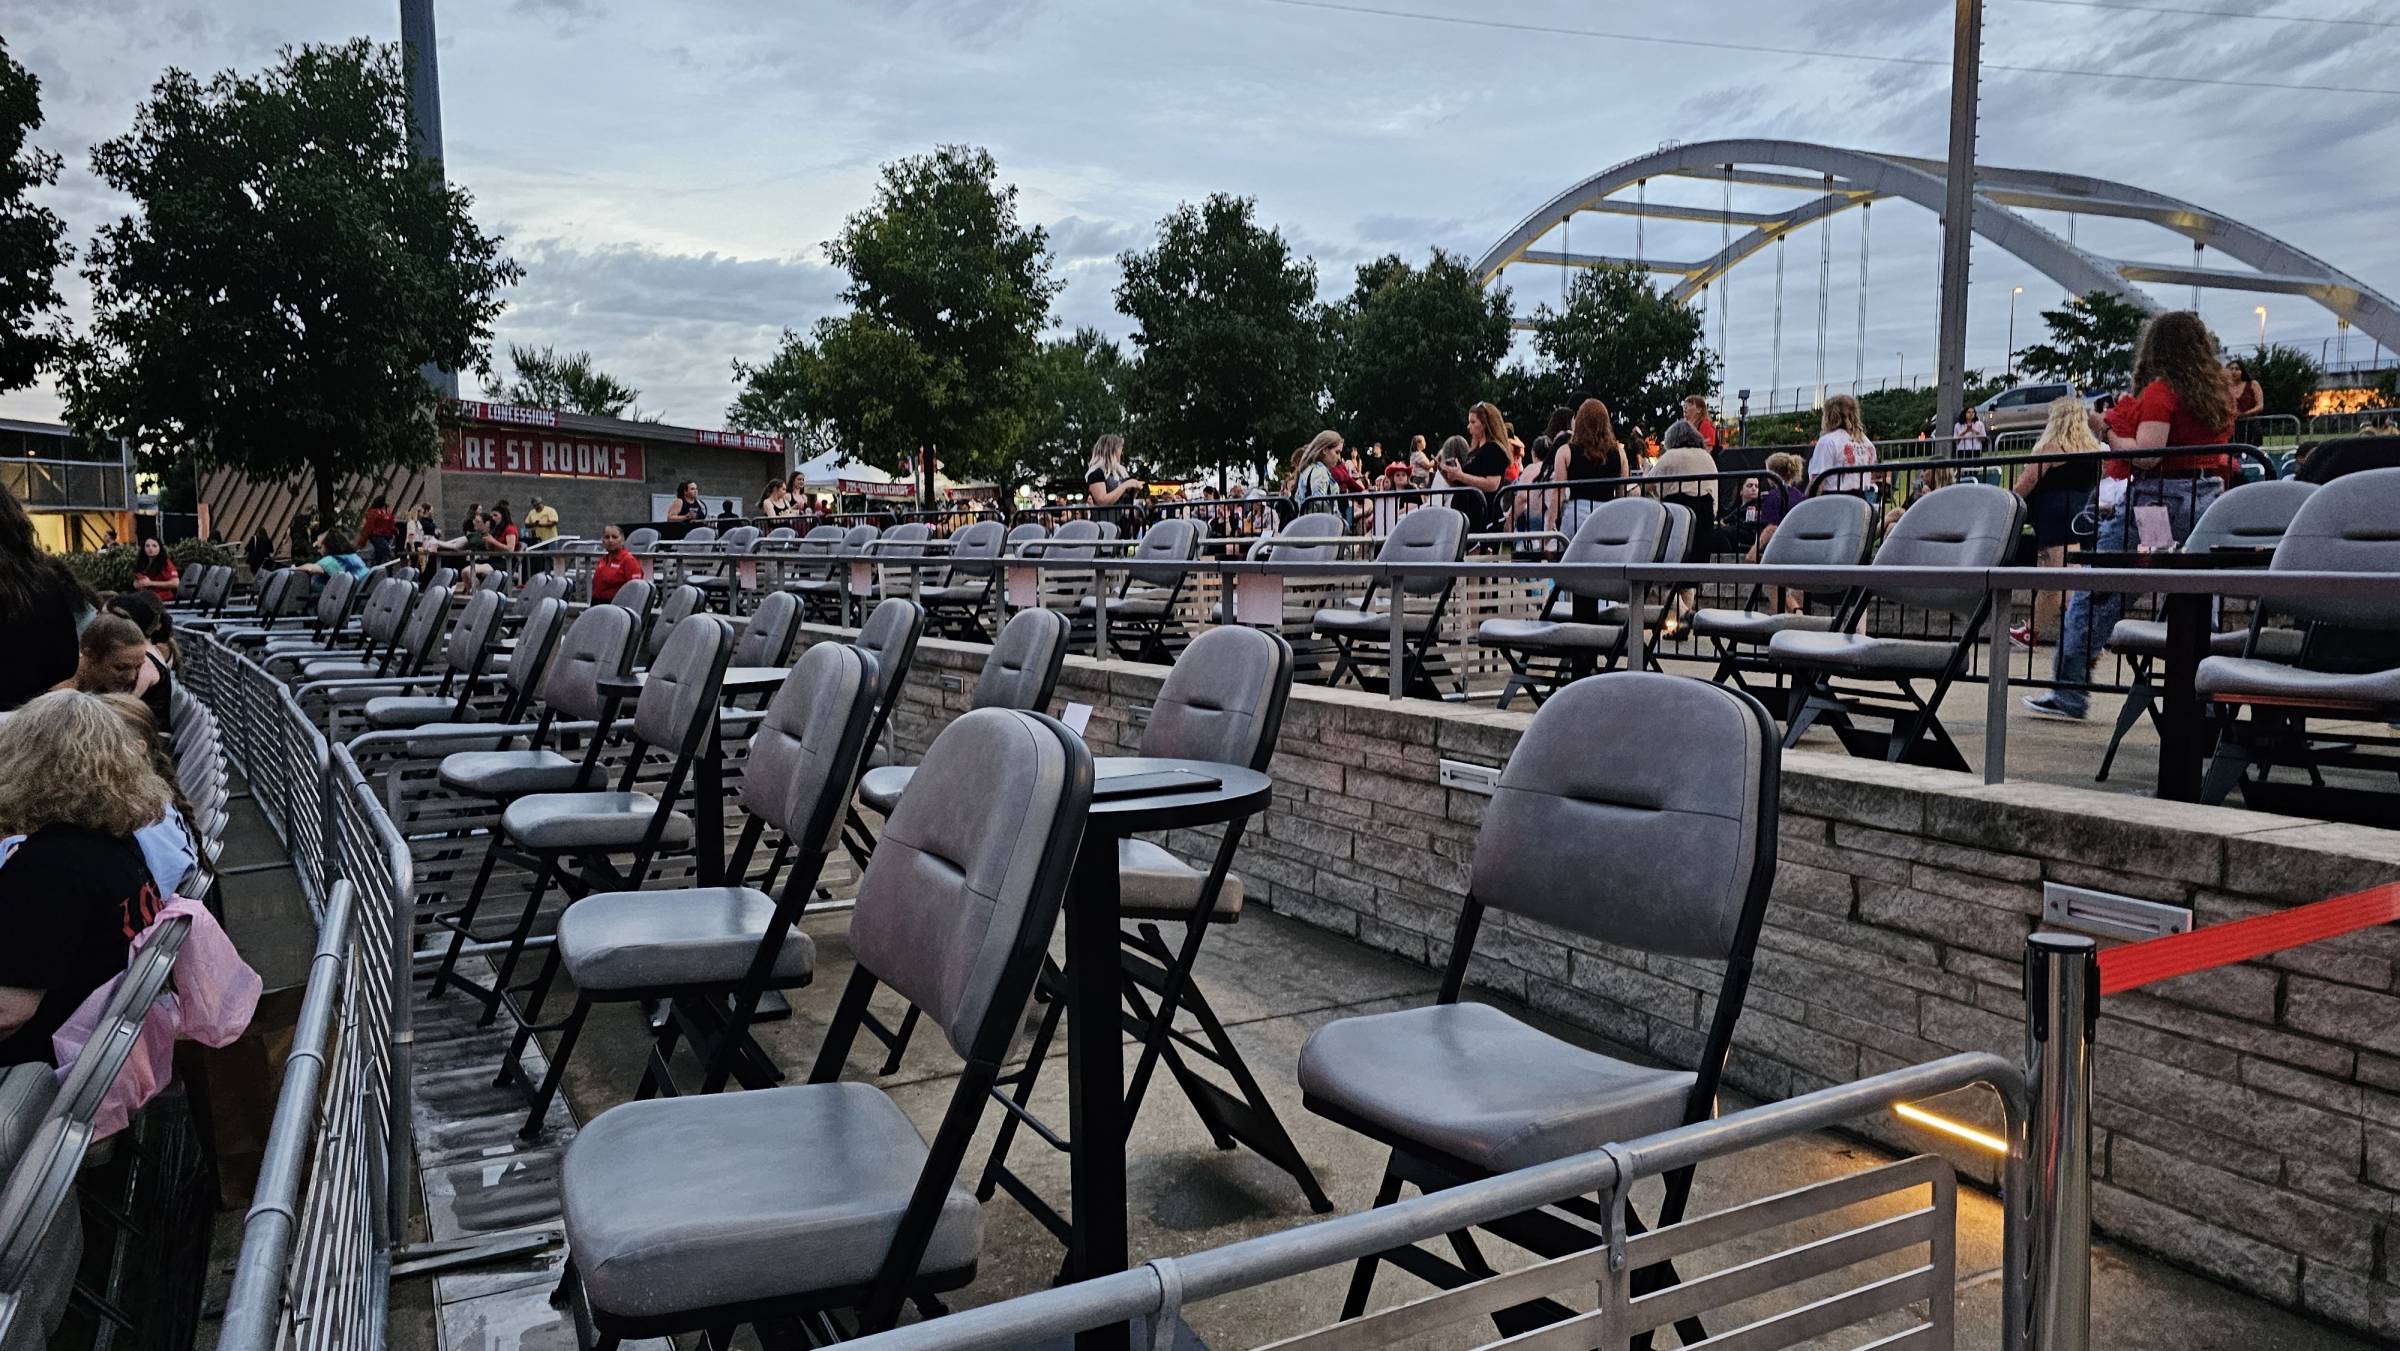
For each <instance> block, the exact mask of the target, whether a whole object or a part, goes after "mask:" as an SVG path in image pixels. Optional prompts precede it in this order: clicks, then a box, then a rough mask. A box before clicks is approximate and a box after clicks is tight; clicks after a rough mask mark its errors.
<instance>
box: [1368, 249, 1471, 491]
mask: <svg viewBox="0 0 2400 1351" xmlns="http://www.w3.org/2000/svg"><path fill="white" fill-rule="evenodd" d="M1327 331H1328V335H1329V337H1330V338H1331V339H1332V341H1331V343H1330V344H1329V348H1328V351H1327V353H1326V366H1327V383H1328V385H1329V386H1330V387H1331V389H1332V393H1333V416H1334V421H1335V423H1336V425H1338V426H1341V427H1343V428H1345V429H1346V430H1348V432H1349V433H1350V435H1351V436H1352V438H1353V439H1355V440H1357V441H1360V442H1362V443H1373V442H1378V441H1380V442H1382V443H1383V446H1384V449H1385V451H1386V452H1387V453H1405V452H1406V451H1407V448H1408V438H1409V437H1410V436H1412V435H1418V434H1422V435H1424V436H1426V437H1427V438H1428V439H1429V440H1431V441H1433V442H1434V443H1436V444H1438V443H1439V441H1440V433H1442V432H1443V431H1446V430H1447V429H1448V428H1450V427H1452V426H1455V425H1458V424H1460V423H1462V422H1463V421H1464V420H1465V418H1466V413H1467V407H1468V405H1470V404H1473V403H1474V402H1476V401H1477V400H1479V399H1487V398H1490V397H1491V396H1492V390H1493V380H1494V376H1495V374H1496V371H1497V368H1498V367H1499V364H1500V359H1501V358H1502V357H1504V356H1506V355H1508V341H1509V304H1508V291H1507V290H1506V288H1503V287H1498V286H1495V287H1492V288H1490V289H1488V290H1487V289H1485V287H1484V285H1483V283H1482V282H1481V281H1480V280H1478V279H1477V278H1476V276H1475V274H1474V273H1473V272H1470V271H1468V270H1467V267H1466V265H1465V264H1464V263H1462V262H1460V261H1459V260H1458V259H1456V258H1454V257H1452V256H1450V255H1449V254H1446V253H1444V252H1442V251H1441V250H1440V249H1435V250H1434V251H1433V256H1432V257H1431V258H1430V259H1428V260H1427V261H1426V263H1425V266H1424V267H1423V268H1422V269H1419V268H1416V267H1412V266H1410V265H1409V264H1408V263H1406V262H1404V261H1402V260H1401V258H1400V256H1399V255H1397V254H1386V255H1384V256H1383V257H1381V258H1378V259H1376V260H1375V261H1374V262H1371V263H1368V264H1365V265H1364V266H1362V267H1360V268H1359V269H1358V285H1357V287H1356V288H1355V289H1354V290H1352V291H1351V293H1350V295H1349V296H1348V297H1347V298H1346V299H1344V300H1343V301H1341V302H1340V303H1339V304H1337V305H1335V306H1334V307H1333V310H1332V313H1331V314H1330V315H1329V316H1328V318H1327Z"/></svg>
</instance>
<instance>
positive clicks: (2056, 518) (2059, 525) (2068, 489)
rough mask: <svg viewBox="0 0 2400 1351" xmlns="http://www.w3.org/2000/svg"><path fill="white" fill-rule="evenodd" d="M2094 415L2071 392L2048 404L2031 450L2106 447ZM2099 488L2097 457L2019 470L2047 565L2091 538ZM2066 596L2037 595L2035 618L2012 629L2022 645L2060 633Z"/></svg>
mask: <svg viewBox="0 0 2400 1351" xmlns="http://www.w3.org/2000/svg"><path fill="white" fill-rule="evenodd" d="M2091 423H2092V418H2091V412H2090V410H2089V409H2087V408H2085V407H2084V403H2083V400H2082V399H2081V398H2079V397H2077V396H2076V395H2073V394H2069V395H2066V396H2065V397H2063V398H2059V399H2054V400H2052V401H2051V403H2050V420H2049V422H2048V423H2047V424H2046V425H2045V426H2044V427H2043V428H2042V438H2041V440H2039V441H2036V442H2035V443H2034V446H2033V453H2034V454H2036V455H2041V454H2058V455H2065V454H2075V453H2078V452H2089V451H2095V450H2102V449H2105V447H2103V446H2102V445H2101V444H2100V438H2099V437H2097V436H2095V435H2093V434H2092V425H2091ZM2099 486H2100V462H2099V461H2098V460H2050V461H2041V460H2036V461H2034V462H2033V463H2032V464H2029V465H2026V466H2025V468H2024V469H2023V470H2021V471H2019V473H2018V474H2017V481H2016V484H2015V487H2016V492H2017V496H2019V497H2022V498H2024V499H2025V512H2026V515H2027V516H2028V517H2030V518H2031V519H2032V521H2033V549H2034V562H2035V563H2036V564H2037V565H2039V566H2041V567H2045V568H2055V567H2060V566H2062V565H2064V564H2065V563H2066V561H2067V546H2068V545H2069V544H2071V543H2073V542H2074V541H2075V539H2076V537H2077V536H2078V535H2081V536H2082V537H2084V538H2086V539H2089V538H2090V537H2091V535H2092V530H2091V524H2092V523H2091V522H2090V521H2088V520H2085V519H2084V518H2083V513H2084V509H2085V508H2086V507H2088V506H2089V505H2090V504H2091V500H2092V491H2093V490H2094V489H2095V488H2097V487H2099ZM2064 600H2065V597H2063V596H2061V595H2060V594H2059V593H2058V592H2055V591H2036V592H2034V593H2033V615H2032V618H2031V621H2030V622H2028V623H2025V624H2021V625H2019V626H2017V627H2015V628H2012V629H2010V630H2009V631H2008V636H2009V638H2010V639H2011V640H2013V641H2014V642H2015V643H2016V645H2017V646H2019V647H2026V648H2030V647H2032V646H2033V645H2034V644H2035V643H2036V642H2039V641H2040V640H2041V636H2042V635H2043V634H2054V633H2056V632H2057V631H2058V609H2059V606H2060V604H2061V603H2062V602H2063V601H2064Z"/></svg>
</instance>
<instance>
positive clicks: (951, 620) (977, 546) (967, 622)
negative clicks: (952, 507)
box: [917, 521, 1008, 640]
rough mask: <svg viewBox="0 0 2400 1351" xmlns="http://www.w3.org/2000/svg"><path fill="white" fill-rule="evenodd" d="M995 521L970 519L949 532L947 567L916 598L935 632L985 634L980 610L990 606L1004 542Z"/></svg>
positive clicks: (971, 636)
mask: <svg viewBox="0 0 2400 1351" xmlns="http://www.w3.org/2000/svg"><path fill="white" fill-rule="evenodd" d="M1005 529H1006V528H1005V527H1004V526H1002V525H1001V524H1000V523H999V522H998V521H972V522H969V523H968V524H966V525H964V526H962V527H960V528H959V530H958V532H957V533H955V534H953V535H951V536H950V568H949V571H948V572H947V573H946V574H945V575H944V576H943V578H942V584H941V585H939V586H933V587H927V588H926V589H925V590H924V591H923V592H921V593H919V594H918V596H917V599H918V600H919V601H922V602H923V603H924V605H925V614H926V618H927V619H928V621H929V622H931V623H932V625H933V626H934V631H935V632H937V633H946V634H948V635H950V636H951V637H954V638H968V639H976V640H981V639H983V638H984V637H986V636H987V634H986V632H985V629H984V626H983V616H984V612H985V611H986V610H988V609H990V608H991V605H992V591H993V582H994V581H995V579H997V578H998V577H999V575H1000V568H999V563H998V560H999V558H1000V554H1001V550H1002V549H1003V548H1004V547H1005V546H1006V544H1007V543H1008V540H1007V536H1006V534H1005Z"/></svg>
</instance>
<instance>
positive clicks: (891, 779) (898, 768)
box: [858, 765, 917, 816]
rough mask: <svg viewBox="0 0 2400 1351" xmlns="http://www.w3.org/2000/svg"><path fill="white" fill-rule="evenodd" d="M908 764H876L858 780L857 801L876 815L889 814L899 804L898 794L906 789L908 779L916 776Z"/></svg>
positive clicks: (913, 769)
mask: <svg viewBox="0 0 2400 1351" xmlns="http://www.w3.org/2000/svg"><path fill="white" fill-rule="evenodd" d="M916 773H917V771H916V769H915V768H914V767H913V766H909V765H877V766H875V767H874V768H873V769H870V770H868V771H867V772H866V773H865V774H863V775H861V776H860V777H859V780H858V803H859V805H860V806H862V807H865V808H866V809H867V810H869V811H872V812H874V813H875V814H876V815H878V816H889V815H891V814H892V808H894V807H897V806H899V805H900V795H901V794H903V793H905V792H907V791H908V781H909V780H910V779H912V778H914V777H916Z"/></svg>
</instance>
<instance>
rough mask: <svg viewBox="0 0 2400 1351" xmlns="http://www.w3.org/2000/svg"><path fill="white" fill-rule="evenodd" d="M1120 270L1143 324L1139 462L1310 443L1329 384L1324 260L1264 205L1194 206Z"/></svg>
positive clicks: (1198, 462) (1123, 304)
mask: <svg viewBox="0 0 2400 1351" xmlns="http://www.w3.org/2000/svg"><path fill="white" fill-rule="evenodd" d="M1118 263H1119V264H1120V266H1122V267H1123V269H1124V274H1125V275H1124V280H1123V281H1121V282H1120V283H1119V284H1118V286H1117V309H1118V310H1119V311H1120V312H1122V313H1123V314H1124V315H1125V316H1126V317H1127V318H1130V319H1132V320H1133V321H1134V323H1135V324H1137V325H1139V326H1140V331H1139V332H1137V333H1135V334H1134V336H1133V344H1134V346H1135V347H1137V348H1139V349H1140V353H1141V364H1140V373H1139V375H1138V376H1137V377H1136V378H1135V379H1134V381H1133V400H1132V406H1133V409H1134V411H1135V413H1136V414H1138V415H1139V416H1140V418H1141V419H1142V423H1141V426H1142V444H1140V445H1138V446H1135V447H1133V453H1134V457H1135V461H1136V463H1137V464H1139V465H1142V466H1145V467H1152V468H1157V469H1164V470H1167V471H1170V472H1188V471H1191V470H1197V469H1202V468H1215V467H1220V466H1225V465H1233V464H1241V465H1256V464H1259V463H1261V462H1262V461H1266V460H1270V459H1275V458H1279V457H1280V456H1281V454H1282V453H1283V451H1285V450H1286V449H1288V448H1289V447H1290V446H1291V445H1295V444H1297V443H1298V442H1299V441H1301V440H1304V439H1306V437H1307V436H1308V435H1309V433H1310V431H1311V430H1312V428H1311V426H1310V424H1311V423H1313V422H1315V421H1316V420H1317V419H1318V415H1319V412H1320V408H1319V404H1320V402H1321V399H1320V395H1321V393H1322V385H1323V380H1322V377H1321V374H1320V371H1321V367H1320V360H1321V355H1322V350H1321V349H1322V347H1323V340H1324V334H1323V329H1322V325H1321V322H1320V317H1319V313H1318V308H1317V305H1316V302H1315V297H1316V290H1317V269H1316V264H1315V263H1314V262H1312V261H1310V260H1309V259H1306V258H1299V259H1295V258H1294V257H1293V256H1292V250H1291V246H1290V245H1289V244H1288V243H1286V242H1285V241H1284V238H1283V234H1282V232H1280V231H1278V230H1275V229H1272V228H1269V227H1266V226H1262V225H1260V224H1259V223H1258V222H1257V220H1256V219H1255V203H1253V202H1252V201H1251V200H1250V199H1249V198H1247V197H1234V196H1231V195H1228V194H1225V193H1219V194H1216V195H1215V196H1212V197H1210V198H1209V199H1208V200H1207V201H1206V202H1203V203H1200V204H1199V205H1197V206H1195V205H1193V204H1191V203H1189V202H1186V203H1184V204H1183V205H1182V206H1179V207H1177V208H1176V209H1175V210H1174V211H1173V212H1172V213H1170V214H1169V215H1168V216H1167V217H1166V218H1165V219H1163V220H1161V221H1160V222H1159V226H1158V242H1157V243H1156V244H1155V245H1153V246H1152V247H1150V248H1149V249H1146V250H1137V251H1129V252H1127V253H1125V254H1123V255H1122V256H1120V257H1119V259H1118Z"/></svg>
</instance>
